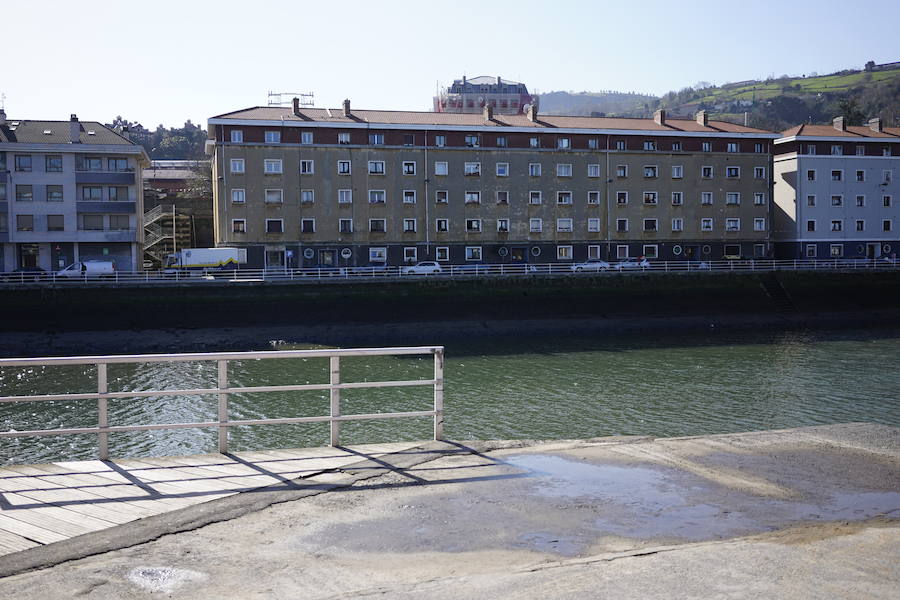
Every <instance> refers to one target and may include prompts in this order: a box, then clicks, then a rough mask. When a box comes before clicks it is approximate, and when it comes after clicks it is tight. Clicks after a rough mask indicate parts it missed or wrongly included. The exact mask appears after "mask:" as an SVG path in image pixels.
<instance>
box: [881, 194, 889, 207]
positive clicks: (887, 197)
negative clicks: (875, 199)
mask: <svg viewBox="0 0 900 600" xmlns="http://www.w3.org/2000/svg"><path fill="white" fill-rule="evenodd" d="M881 202H882V204H884V206H890V205H891V197H890V196H882V197H881Z"/></svg>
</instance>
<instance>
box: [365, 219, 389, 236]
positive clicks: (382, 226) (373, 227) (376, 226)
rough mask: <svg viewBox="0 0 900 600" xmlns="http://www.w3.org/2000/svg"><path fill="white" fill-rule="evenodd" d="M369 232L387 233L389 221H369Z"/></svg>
mask: <svg viewBox="0 0 900 600" xmlns="http://www.w3.org/2000/svg"><path fill="white" fill-rule="evenodd" d="M369 231H371V232H372V233H384V232H385V231H387V220H386V219H369Z"/></svg>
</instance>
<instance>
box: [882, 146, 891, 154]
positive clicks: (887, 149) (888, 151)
mask: <svg viewBox="0 0 900 600" xmlns="http://www.w3.org/2000/svg"><path fill="white" fill-rule="evenodd" d="M881 155H882V156H890V155H891V149H890V147H889V146H885V147H884V148H882V149H881Z"/></svg>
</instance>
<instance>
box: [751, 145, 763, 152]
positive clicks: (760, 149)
mask: <svg viewBox="0 0 900 600" xmlns="http://www.w3.org/2000/svg"><path fill="white" fill-rule="evenodd" d="M753 151H754V152H756V153H757V154H762V152H763V145H762V144H753Z"/></svg>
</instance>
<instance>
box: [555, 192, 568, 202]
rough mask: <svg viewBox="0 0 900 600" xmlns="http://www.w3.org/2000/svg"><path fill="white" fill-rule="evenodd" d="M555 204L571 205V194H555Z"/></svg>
mask: <svg viewBox="0 0 900 600" xmlns="http://www.w3.org/2000/svg"><path fill="white" fill-rule="evenodd" d="M556 203H557V204H572V192H556Z"/></svg>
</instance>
